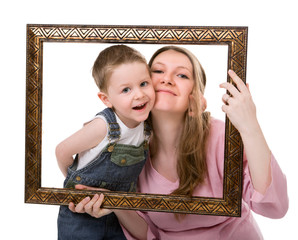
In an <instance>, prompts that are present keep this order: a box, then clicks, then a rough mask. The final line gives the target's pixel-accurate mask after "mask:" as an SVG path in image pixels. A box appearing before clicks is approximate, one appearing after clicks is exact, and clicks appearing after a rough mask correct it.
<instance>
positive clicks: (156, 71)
mask: <svg viewBox="0 0 298 240" xmlns="http://www.w3.org/2000/svg"><path fill="white" fill-rule="evenodd" d="M152 73H163V71H162V70H152Z"/></svg>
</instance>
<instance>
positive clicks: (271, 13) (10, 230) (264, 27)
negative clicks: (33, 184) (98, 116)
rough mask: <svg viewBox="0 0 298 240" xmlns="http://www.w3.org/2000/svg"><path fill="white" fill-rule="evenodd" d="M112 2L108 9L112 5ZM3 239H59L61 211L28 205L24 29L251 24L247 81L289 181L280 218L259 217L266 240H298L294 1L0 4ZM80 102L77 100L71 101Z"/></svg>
mask: <svg viewBox="0 0 298 240" xmlns="http://www.w3.org/2000/svg"><path fill="white" fill-rule="evenodd" d="M109 2H110V3H109ZM0 9H1V15H0V20H1V21H0V26H1V31H0V43H1V44H0V61H1V63H0V78H1V80H0V81H1V82H0V84H1V85H0V107H1V108H0V109H1V115H0V149H1V153H2V154H1V157H2V159H1V160H2V161H1V170H2V171H1V180H2V181H1V183H2V184H1V197H0V201H1V202H0V206H1V210H0V214H1V219H2V220H3V221H2V223H1V231H0V238H1V239H17V238H22V239H56V218H57V211H58V207H57V206H44V205H33V204H25V203H24V160H25V157H24V155H25V77H26V76H25V75H26V24H29V23H35V24H90V25H172V26H174V25H181V26H190V25H193V26H248V27H249V34H248V64H247V82H248V83H249V84H250V89H251V92H252V95H253V98H254V101H255V103H256V105H257V110H258V118H259V122H260V124H261V126H262V128H263V131H264V134H265V136H266V138H267V141H268V144H269V146H270V148H271V149H272V151H273V153H274V155H275V157H276V158H277V160H278V162H279V164H280V166H281V168H282V169H283V171H284V173H285V174H286V175H287V179H288V192H289V198H290V208H289V211H288V213H287V215H286V216H285V217H284V218H283V219H279V220H273V219H267V218H264V217H261V216H256V220H257V222H258V223H259V225H260V228H261V230H262V232H263V234H264V238H265V239H297V234H296V232H297V230H296V228H297V219H296V218H295V217H296V216H297V214H298V210H297V209H298V206H297V204H298V194H297V190H296V189H297V186H296V185H297V183H298V181H297V174H296V171H297V167H298V164H297V154H296V151H295V150H296V149H297V134H298V128H297V122H298V114H297V106H296V105H297V103H298V94H297V87H298V83H297V81H298V78H297V63H298V61H297V56H298V49H297V39H298V31H297V23H298V18H297V7H296V4H295V1H290V0H284V1H273V0H271V1H266V0H264V1H240V0H237V1H230V0H226V1H206V0H204V1H188V0H184V1H173V0H172V1H160V0H159V1H155V0H151V1H104V2H103V1H84V2H83V1H75V0H73V1H61V0H60V1H56V0H52V1H33V0H27V1H5V3H3V1H2V2H1V4H0ZM74 97H75V96H74Z"/></svg>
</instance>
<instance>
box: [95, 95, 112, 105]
mask: <svg viewBox="0 0 298 240" xmlns="http://www.w3.org/2000/svg"><path fill="white" fill-rule="evenodd" d="M97 96H98V97H99V99H100V100H101V101H102V102H103V103H104V105H106V106H107V107H109V108H112V107H113V105H112V103H111V102H110V101H109V97H108V95H107V94H105V93H104V92H99V93H98V94H97Z"/></svg>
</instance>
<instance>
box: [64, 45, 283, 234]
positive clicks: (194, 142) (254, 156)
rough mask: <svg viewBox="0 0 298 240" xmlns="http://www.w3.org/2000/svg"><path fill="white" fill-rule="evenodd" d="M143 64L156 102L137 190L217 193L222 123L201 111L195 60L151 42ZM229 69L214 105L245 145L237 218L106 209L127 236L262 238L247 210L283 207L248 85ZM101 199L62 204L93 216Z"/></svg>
mask: <svg viewBox="0 0 298 240" xmlns="http://www.w3.org/2000/svg"><path fill="white" fill-rule="evenodd" d="M149 65H150V68H151V71H152V81H153V84H154V88H155V91H156V102H155V105H154V108H153V110H152V112H151V121H152V127H153V137H152V139H151V141H150V152H151V153H150V158H149V159H148V161H147V163H146V166H145V167H144V169H143V171H142V173H141V175H140V176H139V191H140V192H146V193H162V194H164V193H165V194H170V193H173V194H186V195H189V196H208V197H221V196H222V184H223V182H222V179H223V178H222V177H223V176H222V174H223V161H224V130H225V127H224V123H222V122H220V121H218V120H215V119H212V118H210V117H209V115H208V114H207V113H206V112H204V110H205V107H206V103H205V100H204V97H203V93H204V86H205V81H206V80H205V74H204V71H203V69H202V67H201V66H200V64H199V63H198V61H197V59H196V58H195V57H194V56H193V55H192V54H191V53H190V52H188V51H187V50H185V49H182V48H177V47H172V46H168V47H165V48H162V49H160V50H158V51H157V52H156V53H155V54H154V55H153V57H152V59H151V61H150V63H149ZM229 75H230V77H231V78H232V79H233V81H234V83H235V84H236V86H237V87H235V86H234V85H232V84H231V83H223V84H221V85H220V87H221V88H224V89H226V90H228V91H229V93H230V95H228V94H224V95H223V97H222V100H223V102H224V105H223V106H222V110H223V111H224V112H225V113H226V114H227V116H228V118H229V119H230V121H231V122H232V124H233V125H234V126H235V127H236V128H237V129H238V131H239V132H240V135H241V138H242V140H243V144H244V149H245V157H244V171H243V172H244V175H243V201H242V215H241V218H233V217H222V216H203V215H192V214H190V215H184V216H179V215H177V214H176V215H175V214H172V213H159V212H138V214H137V213H136V212H134V211H124V210H114V212H115V214H116V215H117V217H118V219H119V221H120V222H121V224H122V225H123V227H124V231H125V234H126V237H127V238H128V239H182V238H183V239H198V238H200V239H254V240H256V239H263V237H262V234H261V232H260V230H259V228H258V226H257V224H256V223H255V221H254V219H253V217H252V214H251V210H253V211H254V212H256V213H258V214H261V215H263V216H266V217H270V218H281V217H283V216H284V215H285V214H286V212H287V209H288V197H287V188H286V186H287V184H286V179H285V176H284V175H283V173H282V172H281V170H280V168H279V166H278V164H277V162H276V160H275V158H274V157H273V155H272V154H271V151H270V149H269V147H268V145H267V143H266V140H265V138H264V136H263V133H262V131H261V128H260V126H259V124H258V121H257V117H256V108H255V105H254V103H253V101H252V98H251V95H250V92H249V89H248V86H246V85H245V84H244V83H243V82H242V81H241V79H239V77H238V76H237V75H236V74H235V73H234V72H233V71H229ZM165 123H166V124H165ZM181 126H183V127H181ZM190 133H191V134H190ZM77 188H78V189H84V188H86V187H85V186H77ZM102 200H103V195H102V194H101V195H100V196H98V195H95V196H94V197H93V198H92V199H89V198H86V199H84V200H83V201H82V202H81V203H79V204H78V205H77V206H76V207H75V206H74V205H73V204H70V206H69V207H70V209H71V210H72V211H74V212H87V213H89V214H90V215H92V216H94V217H100V216H103V215H106V214H108V213H110V210H107V209H100V205H101V202H102Z"/></svg>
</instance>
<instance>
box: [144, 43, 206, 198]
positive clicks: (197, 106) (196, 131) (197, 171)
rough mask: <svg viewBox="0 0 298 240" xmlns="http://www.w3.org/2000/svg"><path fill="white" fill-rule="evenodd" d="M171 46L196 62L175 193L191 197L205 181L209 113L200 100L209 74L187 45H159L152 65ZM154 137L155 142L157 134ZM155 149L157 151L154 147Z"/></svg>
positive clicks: (194, 63)
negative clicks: (186, 47)
mask: <svg viewBox="0 0 298 240" xmlns="http://www.w3.org/2000/svg"><path fill="white" fill-rule="evenodd" d="M168 50H174V51H177V52H179V53H182V54H184V55H186V56H187V57H188V58H189V60H190V62H191V64H192V66H193V78H194V87H193V90H192V96H193V101H190V104H189V108H188V112H186V113H185V117H184V126H183V131H182V135H181V139H180V142H179V145H178V161H177V173H178V176H179V181H180V182H179V187H178V188H177V189H176V190H175V191H174V192H173V193H172V194H179V195H180V194H181V195H188V196H190V197H191V196H192V194H193V191H194V188H195V187H196V186H198V185H199V184H202V183H203V182H204V179H205V177H206V173H207V163H206V145H207V138H208V135H209V125H210V124H209V122H210V113H209V112H205V107H204V106H203V105H204V103H202V101H201V100H202V96H203V94H204V90H205V85H206V75H205V72H204V69H203V68H202V66H201V64H200V62H199V61H198V59H197V58H196V57H195V56H194V55H193V54H192V53H191V52H190V51H188V50H187V49H185V48H181V47H177V46H166V47H163V48H160V49H158V50H157V51H156V52H155V53H154V54H153V56H152V57H151V59H150V61H149V67H151V66H152V63H153V61H154V59H155V58H156V57H157V56H158V55H159V54H160V53H162V52H165V51H168ZM153 130H154V126H153ZM152 140H153V142H154V134H153V139H152ZM153 148H154V146H153ZM152 150H153V152H154V149H152Z"/></svg>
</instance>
